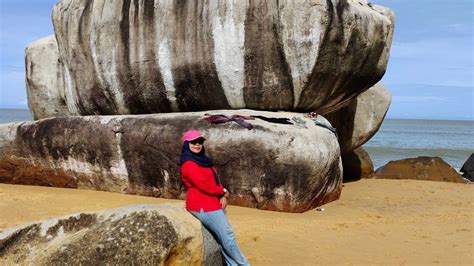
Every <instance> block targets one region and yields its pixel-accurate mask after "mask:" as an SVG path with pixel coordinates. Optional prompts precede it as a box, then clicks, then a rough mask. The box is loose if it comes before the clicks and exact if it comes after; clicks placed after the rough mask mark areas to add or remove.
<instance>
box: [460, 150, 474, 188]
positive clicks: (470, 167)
mask: <svg viewBox="0 0 474 266" xmlns="http://www.w3.org/2000/svg"><path fill="white" fill-rule="evenodd" d="M461 172H462V173H463V174H462V176H463V177H465V178H467V179H469V180H470V181H471V182H474V153H471V156H469V158H468V159H467V160H466V162H464V164H463V165H462V167H461Z"/></svg>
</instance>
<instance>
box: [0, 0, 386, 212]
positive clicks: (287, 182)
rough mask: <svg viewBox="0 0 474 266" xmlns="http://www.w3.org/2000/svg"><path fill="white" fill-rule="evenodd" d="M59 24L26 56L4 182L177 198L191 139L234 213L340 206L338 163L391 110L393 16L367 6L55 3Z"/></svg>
mask: <svg viewBox="0 0 474 266" xmlns="http://www.w3.org/2000/svg"><path fill="white" fill-rule="evenodd" d="M52 20H53V24H54V30H55V34H54V36H49V37H47V38H45V39H42V40H40V41H37V42H35V43H32V44H31V45H30V46H29V47H28V48H27V54H26V65H27V68H26V70H27V89H28V95H29V98H28V100H29V106H30V108H31V110H32V112H33V114H34V118H35V119H36V120H37V121H35V122H27V123H16V124H6V125H1V126H0V181H1V182H6V183H15V184H31V185H45V186H59V187H72V188H86V189H97V190H105V191H114V192H120V193H129V194H140V195H147V196H155V197H164V198H183V197H184V191H183V190H182V188H180V184H179V181H180V180H179V179H180V176H179V165H178V164H177V162H178V157H179V152H180V146H181V143H180V141H179V137H180V136H181V135H182V134H183V133H184V132H185V131H187V130H189V129H198V130H201V131H203V132H204V133H205V134H206V136H207V137H208V140H209V141H208V143H206V145H207V146H206V147H207V148H208V151H209V153H210V155H211V156H212V157H213V158H214V160H215V162H216V164H217V166H218V168H219V169H220V170H221V172H222V179H223V182H224V185H225V186H226V187H228V188H229V189H230V191H231V192H232V196H231V198H230V203H231V204H235V205H239V206H245V207H252V208H259V209H265V210H275V211H285V212H303V211H307V210H310V209H312V208H314V207H317V206H319V205H321V204H324V203H327V202H329V201H332V200H336V199H338V198H339V195H340V192H341V188H342V178H343V174H342V164H341V154H350V153H351V152H352V151H353V150H354V149H356V148H357V147H360V146H361V145H362V144H363V143H365V142H366V141H368V140H369V139H370V138H371V137H372V136H373V135H374V134H375V133H376V132H377V130H378V129H379V127H380V124H381V123H382V121H383V119H384V117H385V114H386V112H387V110H388V107H389V104H390V100H391V99H390V94H389V92H388V90H387V89H385V88H384V87H383V85H381V84H380V83H378V82H379V81H380V79H381V78H382V76H383V74H384V73H385V69H386V66H387V61H388V57H389V51H390V45H391V41H392V37H393V30H394V16H393V13H392V12H391V11H390V10H389V9H387V8H384V7H381V6H377V5H373V4H370V3H368V2H367V1H361V0H342V1H334V0H333V1H323V0H314V1H303V0H300V1H270V0H268V1H258V2H249V1H164V0H157V1H151V0H150V1H148V0H146V1H100V0H89V1H72V0H62V1H59V2H58V3H57V4H56V5H55V7H54V10H53V14H52ZM206 114H209V115H211V116H212V115H222V116H221V117H220V119H224V120H228V121H227V123H220V124H212V123H209V122H207V120H205V118H206V117H208V116H206ZM242 116H244V118H242ZM326 118H327V119H326ZM246 119H249V120H246ZM246 123H250V127H248V125H249V124H246ZM242 125H244V127H242Z"/></svg>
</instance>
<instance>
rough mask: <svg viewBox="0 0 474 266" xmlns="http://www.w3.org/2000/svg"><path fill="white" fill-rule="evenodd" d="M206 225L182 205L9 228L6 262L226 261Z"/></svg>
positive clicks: (1, 245) (2, 239)
mask: <svg viewBox="0 0 474 266" xmlns="http://www.w3.org/2000/svg"><path fill="white" fill-rule="evenodd" d="M201 230H205V229H202V228H201V223H200V222H199V221H198V220H197V219H196V218H194V217H193V216H192V215H191V214H189V213H188V212H187V211H186V210H185V209H184V207H183V206H182V204H164V205H134V206H127V207H122V208H117V209H111V210H107V211H102V212H96V213H79V214H75V215H69V216H65V217H62V218H56V219H50V220H46V221H43V222H38V223H33V224H30V225H25V226H20V227H15V228H10V229H7V230H5V231H3V232H1V233H0V257H1V261H3V262H4V263H5V264H4V265H13V264H15V265H17V264H21V265H65V264H68V265H105V264H111V265H132V264H139V265H203V264H206V265H211V264H210V263H212V265H224V264H225V263H223V261H222V256H221V255H220V251H219V248H218V245H217V243H216V242H215V240H214V239H213V238H212V236H211V235H210V234H209V233H207V234H202V233H201ZM205 247H208V248H210V249H209V250H212V253H213V254H209V250H205ZM205 254H207V258H209V259H211V260H212V261H206V260H205V259H206V255H205ZM209 255H212V256H209ZM213 258H219V259H217V260H216V259H213Z"/></svg>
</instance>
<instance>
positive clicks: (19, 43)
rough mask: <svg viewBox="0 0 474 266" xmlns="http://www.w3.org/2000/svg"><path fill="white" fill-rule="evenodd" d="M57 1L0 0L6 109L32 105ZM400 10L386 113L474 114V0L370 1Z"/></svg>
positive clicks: (1, 99) (0, 97) (0, 90)
mask: <svg viewBox="0 0 474 266" xmlns="http://www.w3.org/2000/svg"><path fill="white" fill-rule="evenodd" d="M56 2H57V0H0V108H28V107H27V96H26V86H25V70H24V69H25V67H24V50H25V48H26V46H27V45H28V44H29V43H31V42H33V41H35V40H38V39H41V38H43V37H46V36H48V35H51V34H53V25H52V22H51V11H52V7H53V6H54V4H55V3H56ZM370 2H372V3H374V4H378V5H382V6H385V7H388V8H390V9H392V10H393V11H394V13H395V34H394V38H393V42H392V47H391V52H390V59H389V63H388V67H387V72H386V73H385V76H384V77H383V79H382V82H383V83H384V84H385V86H386V87H387V88H388V89H389V90H390V92H391V93H392V103H391V106H390V109H389V111H388V113H387V117H388V118H408V119H456V120H457V119H462V120H474V80H473V76H474V68H473V61H474V49H473V38H474V37H473V35H474V34H473V31H474V30H473V25H474V21H473V18H474V0H449V1H446V0H372V1H370Z"/></svg>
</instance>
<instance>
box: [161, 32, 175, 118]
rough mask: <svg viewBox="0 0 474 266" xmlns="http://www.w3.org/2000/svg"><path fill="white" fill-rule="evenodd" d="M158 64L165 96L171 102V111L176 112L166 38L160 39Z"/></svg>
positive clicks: (169, 54)
mask: <svg viewBox="0 0 474 266" xmlns="http://www.w3.org/2000/svg"><path fill="white" fill-rule="evenodd" d="M157 35H158V34H157ZM158 64H159V66H160V70H161V75H162V76H163V83H164V84H165V89H166V97H167V98H168V101H170V103H171V109H172V110H173V112H177V111H178V104H177V102H176V90H175V86H174V81H173V74H172V72H171V69H172V64H171V48H170V46H169V42H168V39H163V40H161V41H160V46H159V50H158Z"/></svg>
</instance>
